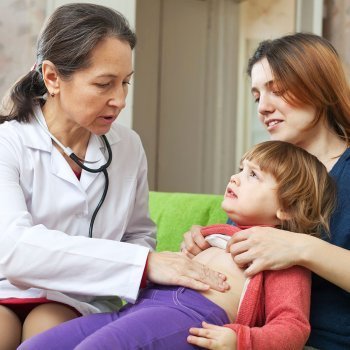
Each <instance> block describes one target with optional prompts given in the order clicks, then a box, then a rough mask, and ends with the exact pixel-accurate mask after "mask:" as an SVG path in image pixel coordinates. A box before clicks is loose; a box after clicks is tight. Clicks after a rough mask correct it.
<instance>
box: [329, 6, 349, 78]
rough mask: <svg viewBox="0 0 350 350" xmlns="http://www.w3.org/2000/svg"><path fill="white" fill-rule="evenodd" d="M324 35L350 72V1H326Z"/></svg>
mask: <svg viewBox="0 0 350 350" xmlns="http://www.w3.org/2000/svg"><path fill="white" fill-rule="evenodd" d="M324 5H325V6H324V11H325V16H324V23H323V35H324V37H326V38H327V39H328V40H330V41H331V43H332V44H333V45H334V47H335V48H336V50H337V51H338V52H339V54H340V56H341V58H342V59H343V60H344V63H345V66H346V68H347V70H348V72H350V0H325V1H324Z"/></svg>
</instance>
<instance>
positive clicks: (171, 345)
mask: <svg viewBox="0 0 350 350" xmlns="http://www.w3.org/2000/svg"><path fill="white" fill-rule="evenodd" d="M241 165H242V169H241V171H240V172H239V173H238V174H236V175H233V176H232V177H231V179H230V182H229V184H228V186H227V188H226V192H225V196H224V200H223V202H222V208H223V209H224V210H225V211H226V213H227V215H228V216H229V218H230V219H232V220H233V221H234V222H235V223H236V224H237V225H238V226H229V225H213V226H208V227H206V228H203V234H204V235H205V236H208V240H209V241H210V242H212V243H213V245H216V247H215V246H213V247H211V248H209V249H207V250H205V251H203V252H202V253H200V254H198V255H197V256H196V257H195V258H194V259H196V260H198V261H199V262H201V263H203V264H206V265H207V266H208V267H209V268H211V269H214V270H219V271H221V272H223V273H224V274H225V275H226V276H227V281H228V283H229V284H230V287H231V288H230V290H229V291H227V292H225V293H221V292H217V291H214V290H209V291H205V292H197V291H193V290H191V289H188V288H183V287H180V288H178V287H172V286H169V287H166V286H158V285H149V286H148V288H146V289H144V290H143V291H142V292H141V294H140V296H139V298H138V300H137V302H136V304H134V305H132V304H127V305H126V306H124V307H123V308H122V309H121V310H120V311H119V312H115V313H107V314H94V315H89V316H85V317H80V318H78V319H75V320H72V321H69V322H66V323H64V324H62V325H60V326H58V327H55V328H53V329H51V330H49V331H47V332H45V333H43V334H41V335H38V336H36V337H34V338H32V339H30V340H29V341H27V342H25V343H23V344H22V346H21V347H20V348H19V349H21V350H24V349H26V350H28V349H35V350H40V349H52V350H53V349H65V350H69V349H167V350H168V349H177V350H178V349H194V348H196V346H194V345H191V344H189V343H188V342H187V341H186V339H187V336H188V331H189V329H190V327H200V326H201V324H202V322H203V321H205V322H208V323H212V324H213V325H215V326H213V325H207V323H204V327H205V328H207V329H204V330H203V329H202V330H201V329H197V328H192V329H191V333H192V334H194V335H198V336H199V338H197V337H194V336H190V337H189V338H188V340H189V342H191V343H193V344H196V345H199V346H202V347H203V346H204V347H206V348H208V349H236V348H237V349H257V350H264V349H269V350H274V349H276V350H282V349H302V347H303V345H304V344H305V342H306V340H307V338H308V335H309V332H310V326H309V322H308V316H309V307H310V274H309V272H308V271H307V270H305V269H303V268H301V267H292V268H289V269H286V270H283V271H266V272H263V273H261V274H258V275H256V276H255V277H253V278H252V279H251V280H250V281H249V280H248V281H247V279H246V278H245V276H244V272H243V269H242V268H241V267H239V266H237V265H236V264H235V263H234V261H233V260H232V258H231V255H230V254H229V253H227V252H226V251H225V250H223V249H221V248H220V247H225V244H223V245H222V242H223V240H224V242H225V235H232V234H234V232H236V231H239V230H240V229H244V228H245V227H247V226H258V225H265V226H266V225H268V226H275V227H279V228H284V229H288V230H293V231H295V232H302V233H307V234H321V232H322V231H324V232H327V231H328V221H329V217H330V215H331V212H332V210H333V207H334V204H335V196H336V189H335V185H334V183H333V182H332V180H331V178H330V177H329V175H328V173H327V170H326V168H325V167H324V166H323V165H322V163H320V162H319V161H318V160H317V158H316V157H314V156H312V155H310V154H309V153H307V152H306V151H304V150H303V149H301V148H298V147H296V146H294V145H292V144H289V143H286V142H281V141H268V142H264V143H261V144H259V145H257V146H255V147H253V148H252V149H251V150H250V151H249V152H247V153H246V154H245V155H244V157H243V160H242V163H241ZM326 188H327V191H325V189H326ZM212 234H219V235H212ZM209 237H210V238H209ZM223 325H225V327H216V326H223ZM215 334H219V336H218V337H216V336H215Z"/></svg>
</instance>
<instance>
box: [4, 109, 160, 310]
mask: <svg viewBox="0 0 350 350" xmlns="http://www.w3.org/2000/svg"><path fill="white" fill-rule="evenodd" d="M39 114H40V119H41V120H42V121H43V122H45V121H44V119H43V116H42V113H41V110H40V109H39ZM106 136H107V138H108V140H109V142H110V144H111V148H112V152H113V160H112V163H111V165H110V166H109V168H108V174H109V179H110V180H109V182H110V183H109V189H108V194H107V197H106V199H105V202H104V203H103V205H102V207H101V209H100V211H99V213H98V214H97V217H96V220H95V224H94V229H93V238H89V237H88V231H89V224H90V219H91V215H92V213H93V211H94V210H95V208H96V205H97V203H98V202H99V200H100V198H101V194H102V191H103V188H104V183H105V179H104V175H103V174H102V173H99V174H92V173H88V172H86V171H84V170H83V171H82V174H81V178H80V181H79V180H78V179H77V177H76V176H75V174H74V173H73V171H72V169H71V168H70V167H69V165H68V163H67V162H66V161H65V159H64V158H63V156H62V155H61V154H60V152H59V151H58V150H57V149H56V148H55V147H53V145H52V142H51V139H50V137H49V136H48V135H47V134H46V133H45V131H44V130H43V128H42V127H41V126H39V124H38V123H37V121H36V120H35V119H34V118H33V120H32V121H31V122H30V123H18V122H16V121H11V122H6V123H4V124H2V125H0V298H10V297H16V298H30V297H34V298H37V297H46V298H48V299H50V300H56V301H59V302H63V303H66V304H68V305H71V306H73V307H74V308H76V309H77V310H78V311H80V312H81V313H82V314H88V313H93V312H100V311H110V310H113V309H115V308H116V306H115V305H116V299H117V298H116V296H117V295H118V296H119V297H121V298H123V299H126V300H128V301H131V302H133V301H135V300H136V298H137V295H138V290H139V286H140V281H141V277H142V274H143V270H144V266H145V261H146V259H147V255H148V252H149V250H150V249H154V247H155V226H154V224H153V222H152V221H151V220H150V218H149V214H148V185H147V162H146V157H145V154H144V150H143V147H142V144H141V141H140V139H139V137H138V135H137V134H136V133H135V132H134V131H132V130H130V129H128V128H125V127H123V126H121V125H119V124H115V125H113V126H112V128H111V130H110V132H109V133H108V134H107V135H106ZM104 148H105V147H104V145H103V142H102V141H101V139H100V138H99V137H97V136H95V135H92V136H91V138H90V141H89V145H88V149H87V153H86V159H87V160H100V161H99V163H97V164H96V165H94V166H96V167H100V166H101V165H102V164H104V163H105V162H106V155H105V150H104ZM130 243H135V244H130ZM119 301H120V300H119Z"/></svg>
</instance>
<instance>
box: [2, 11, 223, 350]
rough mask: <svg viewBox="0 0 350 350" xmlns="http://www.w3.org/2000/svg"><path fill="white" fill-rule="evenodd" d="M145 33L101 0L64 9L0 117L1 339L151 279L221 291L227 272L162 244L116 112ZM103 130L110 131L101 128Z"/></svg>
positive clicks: (141, 163) (108, 303) (92, 309)
mask: <svg viewBox="0 0 350 350" xmlns="http://www.w3.org/2000/svg"><path fill="white" fill-rule="evenodd" d="M135 42H136V38H135V35H134V33H133V32H132V31H131V30H130V28H129V26H128V24H127V22H126V20H125V18H124V17H123V16H122V15H121V14H119V13H117V12H115V11H113V10H111V9H108V8H105V7H102V6H99V5H91V4H71V5H65V6H62V7H60V8H58V9H57V10H56V11H55V12H54V13H53V15H52V16H51V17H50V18H49V20H48V21H47V23H46V26H45V28H44V29H43V31H42V33H41V36H40V37H39V40H38V46H37V60H36V64H35V65H34V67H33V69H32V71H31V72H29V73H28V74H27V75H26V76H24V77H23V78H22V79H21V80H20V81H19V82H17V83H16V85H15V86H14V87H13V89H12V91H11V99H10V102H11V108H10V109H9V112H8V113H3V114H2V115H1V116H0V123H1V125H0V193H1V196H0V334H1V338H0V349H15V348H16V347H17V346H18V345H19V343H20V342H21V341H22V340H23V339H27V338H29V337H31V336H32V335H34V334H37V333H39V332H41V331H43V330H45V329H48V328H51V327H53V326H55V325H57V324H59V323H61V322H64V321H66V320H69V319H71V318H74V317H77V316H78V315H80V314H83V315H85V314H89V313H96V312H103V311H112V310H114V309H116V308H117V307H118V305H119V304H120V299H118V298H117V296H119V297H121V298H123V299H126V300H128V301H131V302H133V301H135V300H136V298H137V295H138V291H139V288H140V286H142V284H144V283H145V281H146V279H148V280H150V281H153V282H156V283H166V284H175V285H183V286H187V287H190V288H194V289H198V290H205V289H208V288H210V287H212V288H214V289H217V290H221V291H224V290H225V289H226V288H227V284H226V282H225V281H224V280H225V276H222V275H221V274H219V273H217V272H214V271H210V270H208V269H206V268H205V267H204V266H203V265H201V264H198V263H195V262H192V261H191V260H190V259H188V258H186V257H184V256H182V255H179V254H176V253H154V252H152V251H153V249H154V247H155V243H156V240H155V231H156V230H155V226H154V224H153V223H152V221H151V220H150V218H149V214H148V185H147V163H146V157H145V154H144V150H143V147H142V144H141V141H140V139H139V137H138V135H137V134H136V133H135V132H134V131H132V130H130V129H128V128H125V127H123V126H121V125H119V124H117V123H114V122H115V120H116V119H117V117H118V115H119V113H120V111H121V110H122V109H123V108H124V107H125V99H126V96H127V92H128V85H129V84H130V80H131V77H132V74H133V70H132V49H133V48H134V46H135ZM104 135H105V136H104Z"/></svg>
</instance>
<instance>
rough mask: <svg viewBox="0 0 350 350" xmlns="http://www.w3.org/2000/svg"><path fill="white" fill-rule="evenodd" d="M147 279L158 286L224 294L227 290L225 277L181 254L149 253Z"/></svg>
mask: <svg viewBox="0 0 350 350" xmlns="http://www.w3.org/2000/svg"><path fill="white" fill-rule="evenodd" d="M147 278H148V280H149V281H151V282H154V283H158V284H169V285H177V286H183V287H188V288H192V289H196V290H202V291H205V290H208V289H210V288H212V289H215V290H217V291H219V292H225V291H226V290H228V289H229V285H228V284H227V283H226V282H225V280H226V276H225V275H223V274H222V273H219V272H216V271H213V270H211V269H209V268H208V267H207V266H205V265H203V264H200V263H198V262H196V261H193V260H191V259H189V258H188V257H187V256H185V255H183V254H181V253H173V252H160V253H154V252H152V253H149V255H148V263H147Z"/></svg>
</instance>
